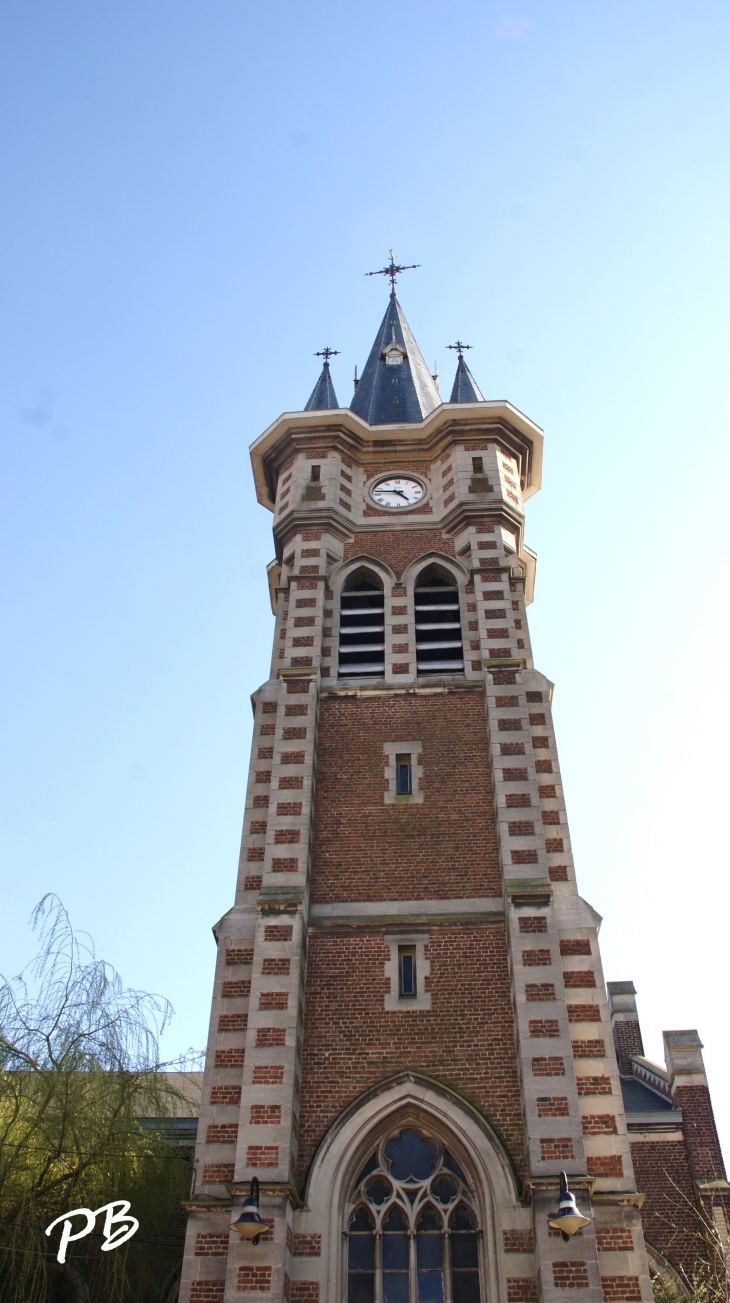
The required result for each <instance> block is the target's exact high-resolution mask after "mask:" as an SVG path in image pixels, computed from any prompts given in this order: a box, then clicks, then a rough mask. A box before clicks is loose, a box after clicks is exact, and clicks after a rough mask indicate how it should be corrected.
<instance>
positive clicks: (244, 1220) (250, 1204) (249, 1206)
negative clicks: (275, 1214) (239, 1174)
mask: <svg viewBox="0 0 730 1303" xmlns="http://www.w3.org/2000/svg"><path fill="white" fill-rule="evenodd" d="M230 1226H231V1230H232V1231H238V1234H239V1235H240V1237H241V1239H242V1240H250V1241H251V1243H252V1244H258V1242H259V1236H260V1234H261V1232H262V1230H264V1229H265V1226H264V1223H263V1222H262V1220H261V1218H260V1216H259V1183H258V1179H257V1177H255V1176H254V1178H253V1180H252V1181H251V1188H250V1189H249V1192H248V1199H244V1201H243V1209H242V1211H241V1216H240V1217H237V1218H236V1220H235V1222H231V1223H230Z"/></svg>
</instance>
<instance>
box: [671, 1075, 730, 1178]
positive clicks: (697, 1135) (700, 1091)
mask: <svg viewBox="0 0 730 1303" xmlns="http://www.w3.org/2000/svg"><path fill="white" fill-rule="evenodd" d="M674 1105H675V1108H681V1109H682V1113H683V1116H684V1143H685V1145H686V1147H687V1158H688V1161H689V1166H690V1170H691V1172H692V1175H693V1176H694V1178H695V1180H698V1181H717V1180H723V1179H724V1177H725V1165H724V1163H723V1160H722V1152H721V1150H720V1141H719V1138H718V1135H717V1128H716V1126H715V1116H714V1114H713V1111H712V1102H711V1100H710V1092H709V1090H708V1089H707V1086H703V1085H694V1086H676V1087H675V1090H674Z"/></svg>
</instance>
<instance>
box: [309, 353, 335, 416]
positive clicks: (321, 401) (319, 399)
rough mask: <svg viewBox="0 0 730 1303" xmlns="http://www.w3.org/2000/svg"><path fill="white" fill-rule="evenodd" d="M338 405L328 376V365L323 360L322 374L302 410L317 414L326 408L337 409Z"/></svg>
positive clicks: (330, 378)
mask: <svg viewBox="0 0 730 1303" xmlns="http://www.w3.org/2000/svg"><path fill="white" fill-rule="evenodd" d="M339 405H340V404H339V403H338V401H337V394H336V393H335V387H334V385H333V384H332V377H331V375H330V364H329V362H328V361H327V359H326V358H325V360H324V362H323V363H322V373H321V375H320V377H319V380H318V381H317V383H316V385H315V386H314V389H313V390H312V392H311V394H310V396H309V401H308V403H307V405H306V407H305V408H304V410H305V412H314V411H318V412H319V411H323V410H324V409H325V408H326V407H339Z"/></svg>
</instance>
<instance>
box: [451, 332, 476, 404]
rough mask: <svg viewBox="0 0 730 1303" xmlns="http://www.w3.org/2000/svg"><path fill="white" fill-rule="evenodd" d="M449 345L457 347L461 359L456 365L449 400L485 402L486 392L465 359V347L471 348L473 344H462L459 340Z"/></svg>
mask: <svg viewBox="0 0 730 1303" xmlns="http://www.w3.org/2000/svg"><path fill="white" fill-rule="evenodd" d="M447 347H448V348H453V349H456V351H457V352H458V354H459V361H458V364H457V367H456V375H455V376H454V384H453V388H452V390H451V397H450V399H449V402H450V403H483V402H484V394H483V393H482V391H481V389H480V388H479V385H478V384H477V382H476V380H475V379H474V377H473V375H472V373H471V371H470V370H469V368H468V366H467V365H466V362H465V361H464V349H465V348H471V344H462V343H461V341H460V340H459V341H458V342H457V343H456V344H448V345H447Z"/></svg>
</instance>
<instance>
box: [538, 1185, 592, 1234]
mask: <svg viewBox="0 0 730 1303" xmlns="http://www.w3.org/2000/svg"><path fill="white" fill-rule="evenodd" d="M590 1224H591V1219H590V1217H584V1216H583V1214H582V1212H581V1211H580V1208H579V1207H578V1205H577V1203H576V1202H575V1195H574V1194H573V1193H572V1192H571V1191H570V1190H569V1189H568V1178H567V1176H566V1175H565V1172H561V1173H560V1199H559V1200H558V1212H557V1216H555V1217H553V1218H551V1220H550V1221H549V1222H548V1226H551V1227H552V1228H553V1230H555V1231H560V1234H561V1235H562V1237H563V1239H564V1240H569V1239H570V1237H571V1235H577V1234H578V1231H579V1230H581V1229H582V1227H584V1226H590Z"/></svg>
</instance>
